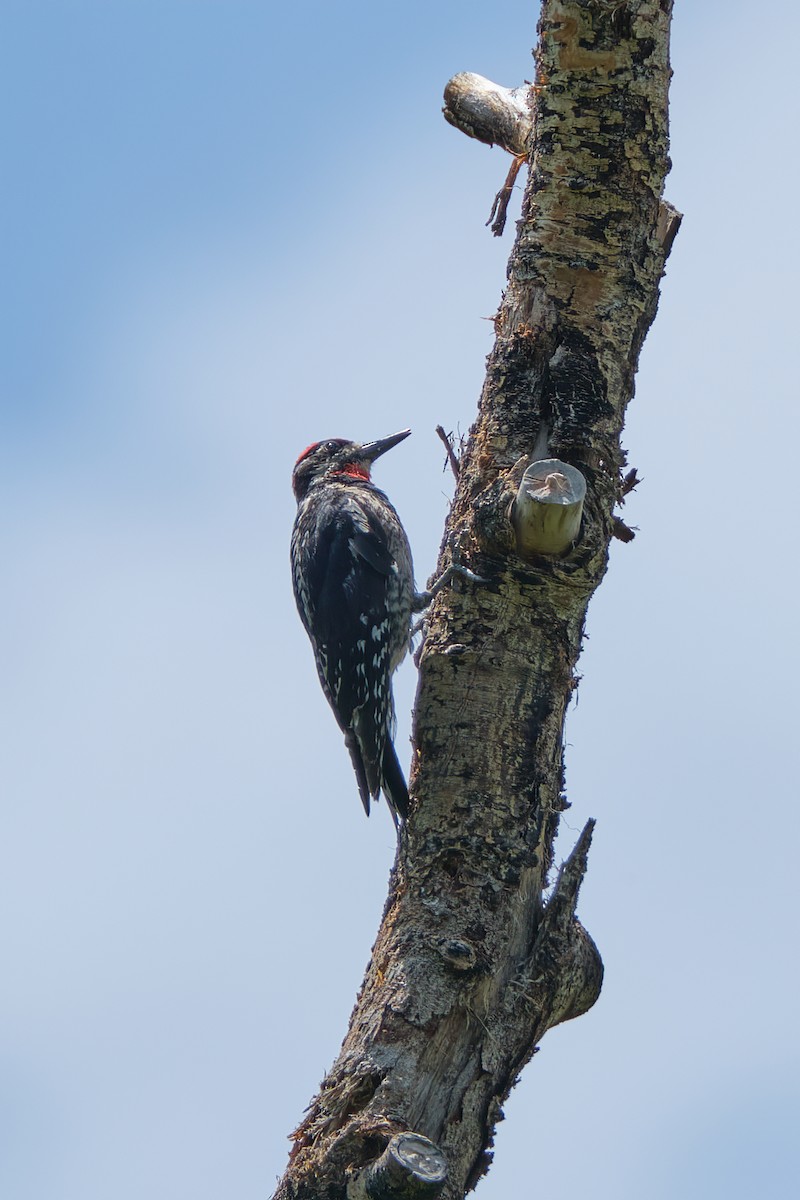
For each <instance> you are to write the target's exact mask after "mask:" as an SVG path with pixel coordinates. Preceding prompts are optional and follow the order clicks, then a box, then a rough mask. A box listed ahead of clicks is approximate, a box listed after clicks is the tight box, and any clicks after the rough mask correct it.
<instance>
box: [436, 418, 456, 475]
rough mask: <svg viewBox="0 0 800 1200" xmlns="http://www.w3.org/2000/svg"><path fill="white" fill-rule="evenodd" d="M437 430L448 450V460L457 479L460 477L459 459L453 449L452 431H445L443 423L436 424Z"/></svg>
mask: <svg viewBox="0 0 800 1200" xmlns="http://www.w3.org/2000/svg"><path fill="white" fill-rule="evenodd" d="M436 432H437V433H438V435H439V437H440V438H441V439H442V441H443V442H444V446H445V449H446V450H447V461H448V462H449V463H450V469H451V471H452V472H453V474H454V475H455V477H456V479H458V470H459V467H458V459H457V458H456V452H455V450H454V449H453V435H452V433H445V431H444V428H443V427H442V426H441V425H437V426H436Z"/></svg>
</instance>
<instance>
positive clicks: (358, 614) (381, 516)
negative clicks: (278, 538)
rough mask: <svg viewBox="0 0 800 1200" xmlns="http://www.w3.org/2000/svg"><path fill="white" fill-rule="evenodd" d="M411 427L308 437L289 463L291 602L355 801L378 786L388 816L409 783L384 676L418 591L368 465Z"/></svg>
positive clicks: (406, 632)
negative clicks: (370, 437) (357, 437)
mask: <svg viewBox="0 0 800 1200" xmlns="http://www.w3.org/2000/svg"><path fill="white" fill-rule="evenodd" d="M410 432H411V430H410V429H404V430H403V431H402V432H401V433H395V434H392V436H391V437H386V438H381V439H379V440H378V441H375V442H364V443H358V442H350V441H346V440H345V439H344V438H330V439H329V440H328V441H325V442H314V443H313V444H312V445H311V446H308V447H307V449H305V450H304V451H303V453H302V454H301V455H300V457H299V458H298V460H297V462H296V463H295V467H294V471H293V473H292V487H293V490H294V494H295V499H296V500H297V516H296V518H295V523H294V528H293V529H292V540H291V559H292V583H293V585H294V596H295V600H296V602H297V609H298V612H299V613H300V619H301V621H302V622H303V625H304V626H305V630H306V633H307V634H308V636H309V638H310V640H311V645H312V647H313V650H314V657H315V660H316V664H317V672H318V674H319V679H320V683H321V684H322V690H323V692H324V693H325V695H326V697H327V699H328V703H329V704H330V706H331V708H332V709H333V713H334V716H335V717H336V720H337V722H338V724H339V728H340V729H341V730H342V732H343V733H344V740H345V744H346V746H347V749H348V750H349V752H350V758H351V759H352V762H353V768H354V770H355V773H356V780H357V781H358V790H359V793H360V795H361V802H362V804H363V805H364V810H365V812H366V814H367V816H369V809H370V799H371V798H372V799H374V800H377V799H378V796H379V794H380V792H381V791H383V794H384V796H385V797H386V802H387V804H388V806H389V811H390V812H391V814H392V819H393V820H394V823H395V825H397V824H398V821H399V820H400V819H405V817H407V816H408V789H407V787H406V781H405V779H404V777H403V771H402V768H401V767H400V763H399V762H398V761H397V754H396V753H395V748H394V743H393V740H392V739H393V737H394V726H395V714H394V698H393V696H392V683H391V677H392V673H393V672H394V671H395V669H396V668H397V667H398V665H399V664H400V662H401V661H402V659H403V657H404V656H405V653H406V651H407V649H408V645H409V641H410V633H411V614H412V611H413V610H414V608H415V607H416V601H417V599H418V597H417V595H416V593H415V590H414V570H413V566H412V562H411V549H410V547H409V544H408V538H407V537H406V533H405V530H404V529H403V526H402V525H401V523H400V518H399V517H398V515H397V513H396V512H395V510H394V508H393V506H392V504H391V503H390V502H389V500H388V499H387V497H386V496H385V495H384V493H383V492H382V491H380V490H379V489H378V488H377V487H376V486H375V484H374V483H373V482H372V480H371V478H370V470H371V467H372V464H373V463H374V462H375V460H376V459H377V458H379V457H380V455H381V454H385V453H386V451H387V450H391V449H392V447H393V446H396V445H397V444H398V442H402V441H403V440H404V438H407V437H408V435H409V434H410Z"/></svg>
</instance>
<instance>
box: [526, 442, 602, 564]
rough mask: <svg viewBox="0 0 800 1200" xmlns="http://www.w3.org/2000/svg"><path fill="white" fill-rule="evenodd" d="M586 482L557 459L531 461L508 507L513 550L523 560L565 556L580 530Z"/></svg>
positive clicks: (576, 470)
mask: <svg viewBox="0 0 800 1200" xmlns="http://www.w3.org/2000/svg"><path fill="white" fill-rule="evenodd" d="M585 496H586V480H585V479H584V477H583V475H582V474H581V473H580V471H579V470H578V469H577V468H576V467H571V466H570V465H569V463H565V462H561V460H560V459H558V458H543V459H540V460H539V461H538V462H533V463H531V464H530V466H529V467H528V468H527V469H526V471H525V474H524V475H523V476H522V479H521V480H520V485H519V490H518V491H517V496H516V499H515V500H514V503H513V505H512V507H511V523H512V525H513V526H514V533H515V534H516V538H517V550H518V551H519V553H520V555H521V556H522V557H523V558H531V557H534V556H536V555H538V554H565V553H566V551H567V550H569V548H570V546H571V545H572V544H573V542H575V540H576V538H577V537H578V534H579V532H580V528H581V516H582V515H583V501H584V498H585Z"/></svg>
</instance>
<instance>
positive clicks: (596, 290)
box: [276, 0, 679, 1200]
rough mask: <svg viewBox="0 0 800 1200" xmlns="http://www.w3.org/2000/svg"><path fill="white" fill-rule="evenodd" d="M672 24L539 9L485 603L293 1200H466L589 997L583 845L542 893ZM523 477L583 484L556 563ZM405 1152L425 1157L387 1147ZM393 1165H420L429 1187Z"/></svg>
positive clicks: (457, 605)
mask: <svg viewBox="0 0 800 1200" xmlns="http://www.w3.org/2000/svg"><path fill="white" fill-rule="evenodd" d="M670 16H671V3H670V0H629V2H628V3H618V2H615V3H610V2H603V0H545V2H544V3H543V5H542V12H541V18H540V22H539V43H538V47H537V50H536V64H537V86H536V88H535V89H532V92H531V102H532V105H531V111H532V117H533V134H532V138H531V148H530V171H529V180H528V186H527V190H526V193H525V199H524V204H523V211H522V219H521V221H520V222H519V226H518V232H517V239H516V242H515V245H514V248H513V251H512V254H511V260H510V264H509V278H508V288H507V291H506V294H505V297H504V299H503V303H502V304H501V306H500V309H499V311H498V313H497V315H496V318H495V328H496V334H497V338H496V343H495V347H494V350H493V352H492V354H491V355H490V358H489V362H488V369H487V376H486V382H485V385H484V388H483V393H482V396H481V400H480V406H479V413H478V417H477V420H476V422H475V424H474V426H473V428H472V430H471V433H470V437H469V440H468V443H467V446H466V449H465V453H464V455H463V457H462V459H461V461H460V467H459V474H458V481H457V490H456V495H455V499H454V502H453V506H452V510H451V513H450V517H449V520H448V523H447V528H446V531H445V537H444V542H443V547H442V552H441V556H440V562H439V569H440V570H442V569H444V568H445V567H446V566H447V565H448V564H449V563H450V562H451V561H452V559H453V558H454V557H455V558H457V560H458V561H460V562H462V563H467V564H469V565H470V566H471V567H472V568H473V569H474V570H476V571H477V572H478V573H479V574H480V575H481V576H483V577H484V578H486V579H487V580H488V581H489V583H488V584H487V585H486V586H482V587H477V586H475V585H474V584H472V583H469V582H463V581H458V580H455V581H454V582H453V584H452V586H451V588H449V589H446V590H445V591H444V592H442V593H441V594H440V595H439V596H438V597H437V599H436V601H435V603H434V605H433V609H432V612H431V615H430V621H429V626H428V630H427V636H426V639H425V643H424V647H423V651H422V655H421V662H420V678H419V691H418V696H417V704H416V710H415V723H414V747H415V749H414V761H413V764H412V772H411V780H410V784H411V794H412V797H413V801H412V803H413V811H412V815H411V818H410V820H409V822H408V824H407V826H406V827H405V829H404V830H403V836H402V839H401V844H400V846H399V849H398V856H397V860H396V863H395V867H394V870H393V873H392V877H391V881H390V892H389V897H388V900H387V903H386V909H385V912H384V916H383V922H382V924H381V928H380V930H379V932H378V936H377V940H376V942H375V946H374V948H373V953H372V959H371V961H370V964H369V966H368V969H367V974H366V978H365V980H364V984H363V986H362V989H361V992H360V994H359V997H358V1000H357V1002H356V1007H355V1009H354V1011H353V1015H352V1019H351V1023H350V1028H349V1030H348V1033H347V1036H346V1038H345V1041H344V1044H343V1046H342V1049H341V1052H340V1054H339V1057H338V1058H337V1060H336V1062H335V1063H334V1065H333V1067H332V1068H331V1070H330V1071H329V1072H328V1075H327V1076H326V1078H325V1079H324V1081H323V1083H322V1086H321V1089H320V1092H319V1095H318V1096H317V1097H316V1098H315V1099H314V1101H313V1102H312V1104H311V1106H310V1108H309V1110H308V1112H307V1115H306V1117H305V1118H304V1120H303V1122H302V1124H301V1125H300V1126H299V1128H298V1129H297V1130H296V1131H295V1134H294V1143H295V1144H294V1150H293V1153H292V1157H291V1161H290V1164H289V1167H288V1168H287V1171H286V1174H285V1175H284V1177H283V1179H282V1180H281V1182H280V1184H279V1186H278V1190H277V1192H276V1197H277V1198H278V1200H290V1198H291V1200H312V1198H313V1200H334V1198H336V1200H341V1198H343V1197H344V1196H346V1195H348V1196H350V1197H351V1198H353V1197H358V1196H362V1197H363V1196H364V1195H369V1194H371V1192H372V1191H374V1190H375V1189H376V1188H377V1189H378V1191H379V1192H380V1194H381V1195H384V1196H391V1195H396V1196H398V1197H400V1196H403V1195H412V1194H414V1191H413V1188H414V1187H423V1185H424V1187H427V1188H429V1189H434V1190H436V1189H440V1190H439V1191H438V1194H439V1195H441V1196H442V1197H446V1198H447V1200H455V1198H459V1200H460V1197H462V1196H463V1195H464V1193H465V1191H466V1190H467V1189H469V1188H470V1187H472V1186H473V1185H474V1184H475V1182H476V1181H477V1179H478V1178H479V1177H480V1175H481V1174H482V1172H483V1171H484V1170H485V1169H486V1166H487V1164H488V1161H489V1151H490V1147H491V1142H492V1136H493V1130H494V1125H495V1122H496V1121H497V1119H498V1117H499V1115H500V1111H501V1108H500V1106H501V1104H502V1102H503V1100H504V1099H505V1097H506V1096H507V1094H508V1092H509V1090H510V1089H511V1087H512V1086H513V1084H514V1081H515V1079H516V1078H517V1075H518V1074H519V1072H520V1070H521V1069H522V1067H523V1066H524V1065H525V1063H526V1062H527V1061H528V1059H529V1058H530V1057H531V1055H532V1053H533V1051H534V1049H535V1047H536V1044H537V1042H538V1041H539V1040H540V1039H541V1037H542V1036H543V1035H544V1033H545V1032H546V1031H547V1030H548V1029H549V1028H552V1027H553V1026H554V1025H556V1024H558V1023H559V1022H561V1021H565V1020H569V1019H571V1018H572V1017H575V1016H578V1015H580V1014H581V1013H583V1012H585V1011H586V1010H587V1009H588V1008H589V1007H590V1006H591V1005H592V1004H593V1003H594V1000H595V999H596V997H597V995H598V994H599V990H600V983H601V979H602V963H601V961H600V956H599V954H598V952H597V949H596V947H595V946H594V943H593V942H592V940H591V938H590V937H589V935H588V933H587V932H586V931H585V930H584V928H583V927H582V925H581V924H580V923H579V922H578V921H577V920H576V918H575V910H576V905H577V900H578V893H579V888H580V883H581V880H582V878H583V875H584V872H585V870H586V856H587V853H588V849H589V844H590V840H591V830H592V823H591V822H590V823H589V824H588V825H587V827H586V829H585V830H584V832H583V833H582V835H581V837H580V839H579V841H578V844H577V845H576V847H575V850H574V851H573V853H572V854H571V855H570V857H569V859H568V861H567V863H566V864H565V866H564V868H563V869H562V871H561V873H560V875H559V877H558V881H557V882H556V884H555V887H554V890H553V892H552V894H550V895H549V898H548V891H547V888H548V879H549V872H550V870H551V867H552V860H553V840H554V837H555V834H556V831H557V827H558V820H559V814H560V812H561V811H562V810H563V808H564V807H565V803H566V802H565V799H564V795H563V768H562V753H563V724H564V714H565V711H566V708H567V705H568V702H569V699H570V696H571V694H572V691H573V689H574V687H575V675H574V666H575V662H576V660H577V657H578V654H579V652H580V647H581V638H582V634H583V627H584V619H585V614H586V606H587V603H588V601H589V598H590V596H591V594H592V592H593V591H594V589H595V588H596V587H597V585H598V584H599V582H600V580H601V578H602V576H603V574H604V572H605V569H606V564H607V558H608V546H609V540H610V538H611V536H612V529H613V524H614V511H613V510H614V506H615V503H616V502H617V500H618V498H619V496H620V488H621V467H622V465H623V462H624V456H623V454H622V451H621V449H620V433H621V430H622V424H623V419H624V413H625V407H626V405H627V403H628V401H629V399H630V398H631V395H632V393H633V380H634V374H635V370H636V364H637V360H638V355H639V350H640V348H641V345H642V341H643V339H644V337H645V334H646V332H647V329H648V327H649V325H650V323H651V322H652V320H653V317H654V315H655V311H656V306H657V302H658V283H659V280H660V278H661V275H662V272H663V267H664V262H665V259H666V256H667V254H668V252H669V247H670V245H671V241H672V238H673V237H674V234H675V232H676V230H677V225H678V222H679V217H678V215H677V214H676V213H675V212H674V210H673V209H670V207H669V206H667V205H665V204H664V203H663V202H662V188H663V183H664V177H665V174H666V171H667V168H668V159H667V89H668V83H669V75H670V71H669V53H668V45H669V23H670ZM543 447H544V448H545V449H546V453H543ZM534 457H538V458H558V459H560V460H561V461H562V462H563V463H566V464H569V465H571V466H572V467H574V468H575V469H576V470H578V471H580V472H581V474H582V475H583V476H584V478H585V480H586V484H587V492H586V498H585V502H584V508H583V518H582V526H581V531H580V534H579V537H578V540H577V542H576V543H575V544H574V546H573V548H572V549H571V550H568V552H567V553H566V554H564V555H563V557H560V558H554V557H540V558H536V557H535V556H534V557H533V558H532V559H530V560H523V559H522V558H520V557H519V555H518V553H517V549H516V540H515V534H514V529H513V526H512V523H511V517H510V513H511V508H512V504H513V501H514V498H515V496H516V494H517V489H518V486H519V482H520V479H521V476H522V474H523V472H524V470H525V468H526V466H527V465H528V464H529V463H530V462H531V461H533V458H534ZM403 1134H413V1135H419V1136H420V1137H421V1138H422V1139H427V1141H424V1140H423V1141H422V1142H419V1143H415V1142H413V1139H412V1140H411V1141H408V1142H401V1143H398V1142H392V1139H393V1138H396V1137H397V1136H398V1135H403ZM390 1144H391V1145H393V1146H394V1147H395V1148H396V1147H397V1146H398V1145H403V1146H407V1147H408V1146H414V1145H418V1146H423V1147H425V1148H426V1149H425V1151H424V1153H423V1154H422V1158H421V1159H420V1164H419V1172H416V1167H415V1165H414V1161H411V1164H410V1166H409V1165H408V1164H407V1163H406V1162H405V1159H406V1158H407V1157H408V1156H407V1155H405V1157H404V1155H402V1154H401V1155H400V1159H402V1161H400V1162H398V1161H396V1160H397V1155H396V1154H395V1152H394V1150H390V1151H387V1147H389V1146H390ZM431 1144H432V1145H431ZM387 1153H388V1157H386V1154H387ZM382 1156H384V1157H383V1158H382ZM440 1156H441V1157H440ZM390 1160H391V1161H390ZM412 1160H413V1155H412ZM376 1164H379V1165H377V1166H376ZM404 1164H405V1165H404ZM415 1173H416V1174H418V1175H419V1178H418V1179H416V1180H415V1178H414V1177H415ZM445 1176H446V1178H445ZM376 1180H377V1182H376ZM393 1181H394V1182H393ZM387 1189H388V1191H387ZM393 1189H394V1190H393ZM404 1189H405V1190H404ZM408 1189H412V1190H408ZM429 1194H432V1192H430V1193H429Z"/></svg>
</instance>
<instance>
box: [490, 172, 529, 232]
mask: <svg viewBox="0 0 800 1200" xmlns="http://www.w3.org/2000/svg"><path fill="white" fill-rule="evenodd" d="M526 161H527V159H526V156H525V155H524V154H520V155H518V156H517V157H516V158H515V159H514V161H513V162H512V164H511V166H510V167H509V170H508V174H507V175H506V181H505V183H504V184H503V186H502V187H501V189H500V191H499V192H498V193H497V195H496V196H495V198H494V204H493V205H492V211H491V212H490V213H489V220H488V221H487V222H486V224H487V225H491V227H492V233H493V234H494V236H495V237H501V236H502V234H503V230H504V229H505V227H506V216H507V215H508V205H509V201H510V200H511V193H512V192H513V190H514V184H515V183H516V182H517V176H518V175H519V172H520V167H521V166H522V164H523V163H524V162H526Z"/></svg>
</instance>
